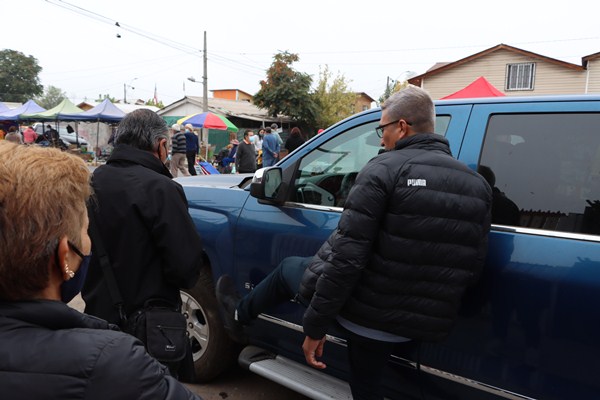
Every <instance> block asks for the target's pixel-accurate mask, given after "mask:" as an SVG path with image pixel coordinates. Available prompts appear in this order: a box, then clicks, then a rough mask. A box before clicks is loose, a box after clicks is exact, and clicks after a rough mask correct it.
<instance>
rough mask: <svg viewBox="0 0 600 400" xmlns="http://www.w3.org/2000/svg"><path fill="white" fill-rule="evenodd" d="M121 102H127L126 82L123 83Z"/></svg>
mask: <svg viewBox="0 0 600 400" xmlns="http://www.w3.org/2000/svg"><path fill="white" fill-rule="evenodd" d="M123 103H125V104H127V84H126V83H124V84H123Z"/></svg>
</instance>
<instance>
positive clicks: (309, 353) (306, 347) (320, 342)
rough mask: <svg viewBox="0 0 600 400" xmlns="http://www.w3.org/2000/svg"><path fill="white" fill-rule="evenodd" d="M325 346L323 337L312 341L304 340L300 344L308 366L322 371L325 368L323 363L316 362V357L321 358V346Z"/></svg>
mask: <svg viewBox="0 0 600 400" xmlns="http://www.w3.org/2000/svg"><path fill="white" fill-rule="evenodd" d="M324 345H325V336H323V338H322V339H313V338H310V337H308V336H307V337H305V338H304V343H302V350H303V351H304V358H306V362H307V363H308V365H310V366H311V367H314V368H318V369H324V368H326V367H327V365H325V363H324V362H321V361H318V360H317V357H319V358H321V357H322V356H323V346H324Z"/></svg>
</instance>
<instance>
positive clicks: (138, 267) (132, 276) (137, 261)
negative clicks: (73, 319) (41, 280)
mask: <svg viewBox="0 0 600 400" xmlns="http://www.w3.org/2000/svg"><path fill="white" fill-rule="evenodd" d="M92 186H93V188H94V194H95V199H92V204H91V206H90V209H91V210H94V219H95V221H96V222H97V224H96V225H97V227H98V230H99V233H100V236H101V237H102V241H103V244H104V247H105V249H106V252H107V253H108V256H109V258H110V263H111V265H112V268H113V270H114V274H115V277H116V280H117V283H118V286H119V289H120V291H121V295H122V296H123V300H124V305H125V311H126V313H127V314H131V313H132V312H134V311H135V310H137V309H139V308H141V307H142V306H143V305H144V302H145V301H146V300H148V299H150V298H161V299H164V300H166V301H168V302H170V303H172V304H174V305H179V304H181V299H180V295H179V289H180V288H190V287H193V286H194V284H195V283H196V280H197V279H198V275H199V273H200V268H201V267H202V242H201V240H200V237H199V235H198V233H197V231H196V228H195V226H194V223H193V221H192V219H191V217H190V215H189V213H188V209H187V200H186V197H185V194H184V192H183V188H182V187H181V185H179V184H178V183H177V182H175V181H173V180H172V179H171V174H170V173H169V171H168V170H167V168H166V167H165V166H164V165H163V163H161V162H160V160H159V159H158V158H156V157H155V156H153V155H152V154H151V153H149V152H147V151H142V150H139V149H136V148H133V147H131V146H127V145H118V146H117V147H116V148H115V149H114V151H113V153H112V154H111V156H110V158H109V160H108V162H107V164H106V165H103V166H101V167H99V168H98V169H96V171H94V175H93V177H92ZM94 200H96V201H94ZM93 241H94V239H93V238H92V246H93ZM97 253H98V252H97V251H96V250H95V248H94V247H92V261H91V265H90V269H89V272H88V275H87V279H86V282H85V285H84V288H83V291H82V296H83V299H84V300H85V303H86V308H85V312H86V313H88V314H91V315H95V316H97V317H100V318H102V319H105V320H107V321H109V322H111V323H118V322H119V317H118V313H117V311H116V309H115V308H114V307H113V305H112V300H111V297H110V295H109V292H108V289H107V286H106V284H105V282H104V275H103V273H102V268H101V267H100V265H99V262H98V257H97V255H98V254H97Z"/></svg>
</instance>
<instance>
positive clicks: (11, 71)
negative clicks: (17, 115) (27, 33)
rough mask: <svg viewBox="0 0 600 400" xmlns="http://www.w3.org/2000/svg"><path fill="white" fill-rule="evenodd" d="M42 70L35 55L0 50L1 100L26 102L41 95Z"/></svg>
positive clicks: (42, 89) (42, 88)
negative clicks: (40, 75)
mask: <svg viewBox="0 0 600 400" xmlns="http://www.w3.org/2000/svg"><path fill="white" fill-rule="evenodd" d="M41 71H42V67H40V66H39V65H38V61H37V59H36V58H35V57H33V56H26V55H25V54H23V53H21V52H20V51H16V50H10V49H6V50H2V51H0V101H10V102H18V103H24V102H26V101H27V100H29V99H32V98H34V97H36V96H39V95H41V94H42V93H43V91H44V87H43V86H42V85H41V84H40V78H39V76H38V75H39V73H40V72H41Z"/></svg>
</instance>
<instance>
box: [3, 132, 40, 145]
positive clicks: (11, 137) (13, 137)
mask: <svg viewBox="0 0 600 400" xmlns="http://www.w3.org/2000/svg"><path fill="white" fill-rule="evenodd" d="M34 133H35V132H34ZM4 139H5V140H7V141H9V142H13V143H16V144H23V138H22V137H21V134H20V133H19V132H16V131H13V132H9V133H7V134H6V137H5V138H4Z"/></svg>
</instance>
